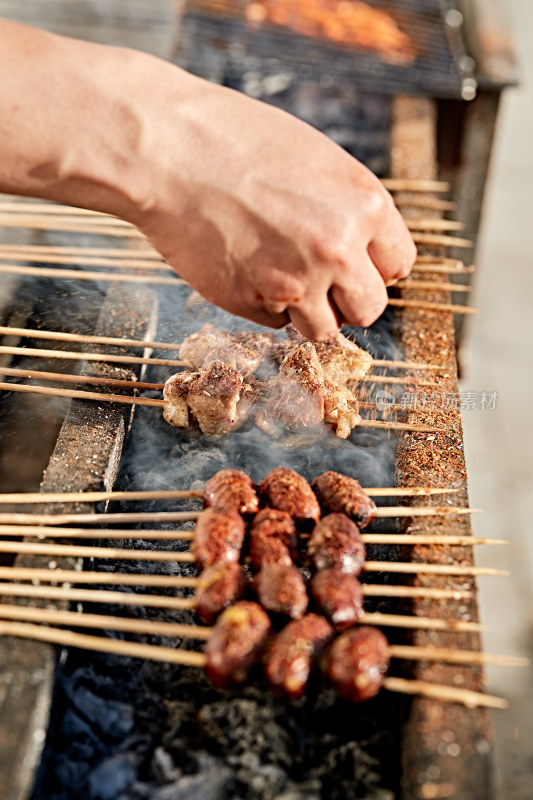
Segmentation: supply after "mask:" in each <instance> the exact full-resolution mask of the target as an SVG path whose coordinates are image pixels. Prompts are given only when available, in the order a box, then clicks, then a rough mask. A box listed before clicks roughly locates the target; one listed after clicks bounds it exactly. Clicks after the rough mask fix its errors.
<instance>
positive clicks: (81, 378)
mask: <svg viewBox="0 0 533 800" xmlns="http://www.w3.org/2000/svg"><path fill="white" fill-rule="evenodd" d="M0 375H8V376H9V377H12V378H28V379H32V380H40V381H55V382H58V383H75V384H88V385H94V386H111V387H113V388H116V389H118V388H123V389H149V390H152V391H159V392H161V391H162V390H163V386H164V384H163V383H147V382H146V381H129V380H123V379H121V378H101V377H97V376H95V375H75V374H73V375H70V374H69V373H65V372H44V371H42V370H38V369H37V370H35V369H18V368H17V367H0ZM9 385H10V386H11V384H9Z"/></svg>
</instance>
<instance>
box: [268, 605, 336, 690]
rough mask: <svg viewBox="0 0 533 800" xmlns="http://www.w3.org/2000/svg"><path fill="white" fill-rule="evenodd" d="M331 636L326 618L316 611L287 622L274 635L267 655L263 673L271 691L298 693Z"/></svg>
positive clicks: (304, 685)
mask: <svg viewBox="0 0 533 800" xmlns="http://www.w3.org/2000/svg"><path fill="white" fill-rule="evenodd" d="M332 636H333V629H332V628H331V625H330V624H329V622H328V621H327V620H326V619H324V617H319V616H318V615H317V614H307V615H306V616H305V617H302V619H298V620H294V621H293V622H289V624H288V625H286V626H285V628H283V630H282V631H281V633H278V635H277V636H276V637H275V639H274V641H273V642H272V644H271V646H270V648H269V651H268V655H267V662H266V667H265V673H266V677H267V680H268V682H269V684H270V685H271V687H272V688H273V689H274V691H276V692H278V693H280V694H284V695H287V696H288V697H300V695H302V694H303V693H304V691H305V687H306V686H307V683H308V680H309V676H310V673H311V670H312V668H313V666H314V664H315V662H316V659H317V657H318V655H319V654H320V651H321V650H322V648H323V647H324V646H325V645H326V644H327V643H328V641H329V640H330V639H331V637H332Z"/></svg>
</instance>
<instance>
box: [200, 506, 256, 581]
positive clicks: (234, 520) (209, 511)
mask: <svg viewBox="0 0 533 800" xmlns="http://www.w3.org/2000/svg"><path fill="white" fill-rule="evenodd" d="M243 540H244V522H243V520H242V517H240V516H239V514H237V512H236V511H222V510H221V509H219V508H206V509H205V511H202V512H201V513H200V515H199V516H198V519H197V520H196V529H195V533H194V554H195V556H196V564H197V566H198V568H199V569H205V568H206V567H210V566H211V565H212V564H219V563H222V562H226V561H238V560H239V557H240V554H241V548H242V543H243Z"/></svg>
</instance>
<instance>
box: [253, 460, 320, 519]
mask: <svg viewBox="0 0 533 800" xmlns="http://www.w3.org/2000/svg"><path fill="white" fill-rule="evenodd" d="M259 494H260V495H261V496H262V497H263V499H264V500H265V502H266V503H267V505H269V506H271V507H272V508H277V509H279V510H280V511H286V512H287V514H290V515H291V517H292V518H293V519H294V521H295V522H296V524H297V525H299V526H304V527H309V526H310V525H312V524H313V523H314V522H316V521H317V520H318V519H319V518H320V506H319V504H318V500H317V499H316V497H315V495H314V492H313V490H312V489H311V487H310V486H309V484H308V483H307V481H306V480H305V478H303V477H302V476H301V475H298V473H297V472H295V471H294V470H293V469H288V468H287V467H276V469H272V470H270V472H269V473H268V474H267V475H265V477H264V478H263V480H262V481H261V483H260V484H259Z"/></svg>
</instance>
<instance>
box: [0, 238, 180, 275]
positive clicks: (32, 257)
mask: <svg viewBox="0 0 533 800" xmlns="http://www.w3.org/2000/svg"><path fill="white" fill-rule="evenodd" d="M124 252H125V253H129V258H126V257H124V258H120V259H119V258H112V257H107V258H104V257H103V256H84V255H82V254H80V255H75V254H74V255H62V254H60V253H58V254H57V255H51V254H47V253H33V252H32V251H31V250H28V251H20V252H17V253H15V252H13V251H8V252H6V253H4V252H2V247H1V245H0V261H32V262H33V263H36V264H66V265H67V266H71V267H74V265H75V264H78V265H79V264H83V265H84V266H88V267H113V269H142V270H149V271H154V272H162V271H165V270H166V271H171V272H173V270H172V267H171V266H170V264H167V263H166V261H163V260H161V261H154V259H149V258H144V259H143V258H135V250H125V251H124ZM61 271H62V272H63V270H61ZM84 271H85V270H84ZM95 274H100V273H95Z"/></svg>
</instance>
